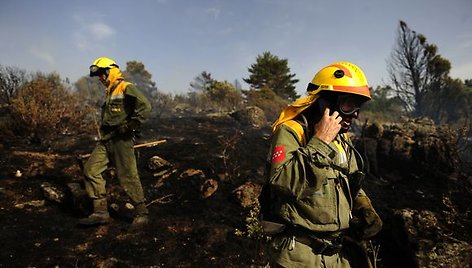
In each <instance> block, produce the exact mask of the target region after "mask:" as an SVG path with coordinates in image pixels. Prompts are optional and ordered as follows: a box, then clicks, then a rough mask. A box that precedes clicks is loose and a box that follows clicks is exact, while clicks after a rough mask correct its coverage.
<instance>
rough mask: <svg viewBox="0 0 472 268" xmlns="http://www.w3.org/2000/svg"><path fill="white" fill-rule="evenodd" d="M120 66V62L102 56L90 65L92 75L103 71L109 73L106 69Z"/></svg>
mask: <svg viewBox="0 0 472 268" xmlns="http://www.w3.org/2000/svg"><path fill="white" fill-rule="evenodd" d="M112 68H119V66H118V64H116V62H115V61H114V60H112V59H110V58H107V57H100V58H97V59H96V60H94V61H93V63H92V65H90V76H97V75H100V74H101V73H107V72H106V70H108V69H112Z"/></svg>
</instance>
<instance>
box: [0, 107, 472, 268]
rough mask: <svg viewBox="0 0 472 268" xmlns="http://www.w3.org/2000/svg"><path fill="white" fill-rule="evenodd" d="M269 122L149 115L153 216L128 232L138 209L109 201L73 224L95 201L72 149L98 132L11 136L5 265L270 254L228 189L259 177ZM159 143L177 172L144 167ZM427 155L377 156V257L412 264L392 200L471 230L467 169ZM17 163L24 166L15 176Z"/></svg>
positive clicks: (246, 262)
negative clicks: (81, 187) (93, 216)
mask: <svg viewBox="0 0 472 268" xmlns="http://www.w3.org/2000/svg"><path fill="white" fill-rule="evenodd" d="M269 133H270V130H269V129H268V128H262V129H253V128H250V127H245V126H242V125H240V123H239V122H237V121H235V120H233V119H232V118H230V117H208V116H200V117H196V116H189V117H180V118H163V119H159V120H156V121H154V122H150V123H149V124H148V125H147V128H146V130H145V131H143V135H142V137H141V139H140V142H147V141H153V140H161V139H166V140H167V142H166V143H164V144H161V145H158V146H155V147H150V148H143V149H140V150H139V151H138V152H139V157H138V159H139V170H140V176H141V181H142V183H143V187H144V190H145V194H146V198H147V202H148V203H149V210H150V218H151V223H150V224H149V226H147V227H146V228H145V229H143V230H142V231H141V232H135V233H131V232H129V230H128V227H129V223H130V218H129V217H127V214H122V213H119V214H118V213H113V214H112V215H113V220H112V222H111V224H110V225H108V226H102V227H92V228H79V227H78V226H77V221H78V219H79V218H80V217H83V216H85V215H86V214H87V213H88V211H87V210H88V209H89V208H88V207H87V206H85V207H80V208H77V206H76V205H75V203H74V202H73V200H71V198H70V194H69V193H68V191H67V187H66V185H67V184H68V183H71V182H80V181H81V179H82V175H81V171H80V168H79V165H78V162H77V159H76V155H77V154H84V153H88V152H90V151H91V150H92V149H93V146H94V141H93V140H91V139H90V137H77V136H68V137H61V139H59V140H58V141H57V142H56V143H55V144H53V147H52V148H53V149H50V150H49V151H48V150H47V149H45V148H38V147H36V146H33V145H25V144H21V143H19V142H17V143H12V144H9V145H8V146H6V145H4V148H3V150H2V151H1V160H0V166H1V167H2V168H1V170H0V219H1V220H0V221H1V224H0V237H1V238H2V243H1V245H0V267H258V266H262V265H265V263H266V259H265V257H264V254H263V251H262V250H261V249H262V243H261V242H259V241H256V240H254V239H251V238H248V237H247V236H244V235H243V236H240V235H236V234H235V233H236V232H235V230H236V229H240V230H244V229H245V219H246V217H247V216H248V214H249V209H248V208H243V207H242V206H241V205H240V204H239V203H238V202H237V201H236V200H235V198H234V195H233V194H232V191H233V190H234V189H235V188H236V187H238V186H240V185H242V184H244V183H245V182H247V181H251V182H254V183H258V184H262V182H263V169H264V159H265V157H266V154H267V149H268V141H267V140H266V139H265V137H267V135H268V134H269ZM156 155H157V156H160V157H162V158H164V159H165V160H167V161H169V162H170V163H171V164H172V167H171V170H172V172H171V173H169V174H170V175H169V176H167V177H165V178H164V177H158V176H154V175H153V174H155V173H154V171H152V170H150V168H149V167H148V161H149V159H150V158H151V157H152V156H156ZM423 165H425V164H424V163H423V164H421V163H412V164H411V165H410V166H409V165H405V163H404V162H401V161H400V162H395V161H392V160H391V159H383V160H382V159H381V161H379V173H380V174H382V177H380V176H379V177H375V178H374V177H371V178H369V179H368V180H367V185H366V187H365V189H366V191H367V192H368V193H369V194H370V196H371V198H372V200H373V202H374V205H375V206H376V207H377V210H378V211H379V214H381V216H382V218H383V220H384V231H382V232H381V233H380V234H379V235H378V237H376V238H375V239H374V242H375V243H378V244H380V258H381V260H380V262H379V266H378V267H390V268H394V267H415V266H416V264H415V263H414V262H413V261H412V256H409V255H408V254H406V253H405V252H406V251H405V249H404V248H401V247H400V248H399V247H398V246H397V244H395V243H393V242H391V241H393V240H398V236H402V235H404V234H403V233H394V232H393V233H392V229H393V227H392V225H393V223H394V221H395V217H394V216H393V215H392V212H391V211H392V209H402V208H412V209H415V210H429V211H434V212H437V213H438V214H440V215H443V216H442V217H441V218H440V219H439V222H437V224H439V225H441V227H442V230H445V231H447V232H449V234H448V235H449V236H450V237H451V239H461V240H463V241H468V242H469V243H471V241H472V235H471V231H470V230H471V229H472V224H471V222H472V221H471V212H470V208H469V206H470V204H471V203H470V202H471V201H472V199H471V193H472V191H471V189H472V187H471V185H472V181H470V180H471V179H470V176H469V177H465V179H464V176H463V175H457V176H455V175H454V176H446V175H444V176H442V175H438V174H437V173H435V172H430V173H431V174H428V170H432V169H431V168H428V167H427V166H426V167H423ZM420 166H421V167H420ZM189 169H191V170H201V171H202V172H203V174H204V175H203V177H204V179H205V178H206V179H214V180H216V181H218V190H217V191H216V192H215V193H214V194H213V195H212V196H210V197H209V198H201V197H200V194H199V187H200V183H201V181H198V180H189V179H185V178H184V177H182V176H181V174H182V173H184V172H185V171H187V170H189ZM17 170H20V171H21V172H22V176H21V177H16V176H15V172H16V171H17ZM112 174H113V173H112V172H107V173H106V177H107V181H108V190H109V193H110V197H109V200H108V201H109V203H110V204H111V203H116V204H119V205H120V206H121V207H123V205H124V204H125V203H126V202H127V200H126V198H125V197H124V194H123V193H122V192H121V190H120V188H119V187H118V184H117V180H116V178H114V177H113V175H112ZM444 177H446V178H447V179H444ZM467 178H469V181H467ZM45 182H48V183H49V184H50V185H52V186H54V187H56V188H57V189H59V192H63V193H65V197H64V198H63V199H61V202H55V201H51V200H50V199H48V198H45V195H44V192H43V188H42V187H41V185H42V184H43V185H44V183H45ZM162 198H165V199H162ZM458 215H459V216H458ZM457 219H459V220H457Z"/></svg>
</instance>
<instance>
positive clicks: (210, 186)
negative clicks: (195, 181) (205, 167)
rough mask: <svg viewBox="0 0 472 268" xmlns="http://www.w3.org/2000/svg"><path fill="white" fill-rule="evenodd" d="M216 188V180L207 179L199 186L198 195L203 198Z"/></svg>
mask: <svg viewBox="0 0 472 268" xmlns="http://www.w3.org/2000/svg"><path fill="white" fill-rule="evenodd" d="M216 190H218V182H217V181H216V180H213V179H208V180H206V181H204V182H203V184H202V185H201V186H200V197H201V198H203V199H205V198H208V197H210V196H212V195H213V194H214V193H215V192H216Z"/></svg>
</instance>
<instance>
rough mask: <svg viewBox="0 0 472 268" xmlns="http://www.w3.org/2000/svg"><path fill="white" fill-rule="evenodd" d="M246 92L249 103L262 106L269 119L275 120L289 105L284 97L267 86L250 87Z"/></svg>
mask: <svg viewBox="0 0 472 268" xmlns="http://www.w3.org/2000/svg"><path fill="white" fill-rule="evenodd" d="M244 94H245V95H246V102H247V105H249V106H257V107H259V108H261V109H262V110H263V111H264V113H265V115H266V118H267V120H269V121H275V120H276V119H277V118H278V116H279V113H280V111H281V110H282V108H283V107H285V106H286V105H287V100H286V99H282V98H281V97H280V96H278V95H277V94H275V92H274V91H273V90H272V89H270V88H267V87H263V88H261V89H260V90H255V89H250V90H248V91H245V92H244Z"/></svg>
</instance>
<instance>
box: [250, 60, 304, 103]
mask: <svg viewBox="0 0 472 268" xmlns="http://www.w3.org/2000/svg"><path fill="white" fill-rule="evenodd" d="M248 71H249V73H250V75H249V78H244V79H243V80H244V81H245V82H246V83H248V84H249V85H250V86H251V88H252V89H262V88H269V89H271V90H272V91H274V92H275V94H277V95H278V96H280V97H281V98H283V99H288V100H295V99H296V98H298V97H299V95H297V93H296V92H295V84H296V83H297V82H298V79H294V77H295V74H291V73H290V68H289V67H288V60H287V59H280V58H279V57H277V56H275V55H272V54H271V53H270V52H268V51H267V52H264V53H263V54H262V55H259V56H257V58H256V63H254V64H252V65H251V67H250V68H248Z"/></svg>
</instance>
